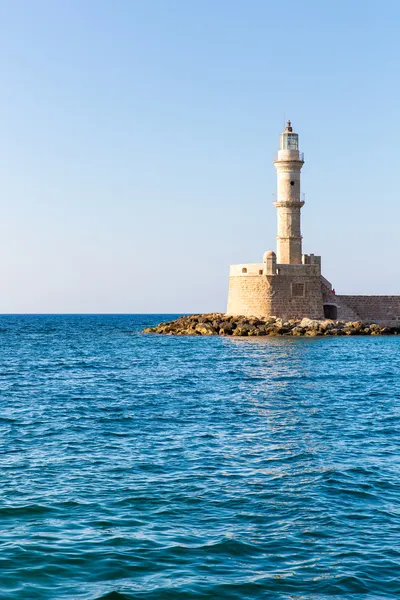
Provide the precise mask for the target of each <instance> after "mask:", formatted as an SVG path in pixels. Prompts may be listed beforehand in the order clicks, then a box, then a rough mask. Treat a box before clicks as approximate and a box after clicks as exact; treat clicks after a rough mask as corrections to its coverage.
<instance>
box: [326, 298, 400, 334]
mask: <svg viewBox="0 0 400 600" xmlns="http://www.w3.org/2000/svg"><path fill="white" fill-rule="evenodd" d="M337 298H338V299H339V301H340V302H342V303H344V304H345V305H346V306H348V307H349V308H350V309H352V310H354V311H355V312H356V313H357V315H358V316H359V319H361V321H371V322H374V323H381V324H382V325H387V326H398V325H399V324H400V295H399V296H337ZM338 318H339V317H338Z"/></svg>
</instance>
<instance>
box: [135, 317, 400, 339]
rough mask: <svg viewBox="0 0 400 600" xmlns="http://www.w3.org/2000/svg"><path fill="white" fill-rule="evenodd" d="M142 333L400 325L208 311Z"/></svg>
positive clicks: (298, 331) (314, 331)
mask: <svg viewBox="0 0 400 600" xmlns="http://www.w3.org/2000/svg"><path fill="white" fill-rule="evenodd" d="M143 333H158V334H164V335H218V334H219V335H233V336H237V337H239V336H240V337H242V336H243V337H247V336H249V337H256V336H264V335H267V336H288V335H291V336H302V335H307V336H310V337H315V336H322V335H325V336H326V335H332V336H341V335H388V334H392V335H398V334H400V328H399V327H393V328H388V327H384V326H383V325H379V324H377V323H371V324H368V325H367V324H365V323H363V322H362V321H348V322H344V321H332V320H330V319H321V320H318V319H309V318H304V319H301V320H300V319H294V318H293V319H288V320H283V319H281V318H277V317H266V318H264V319H262V318H256V317H244V316H236V317H235V316H232V315H223V314H220V313H208V314H204V315H188V316H182V317H179V318H178V319H175V320H174V321H169V322H162V323H160V324H159V325H157V327H146V329H144V331H143Z"/></svg>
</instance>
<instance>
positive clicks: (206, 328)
mask: <svg viewBox="0 0 400 600" xmlns="http://www.w3.org/2000/svg"><path fill="white" fill-rule="evenodd" d="M195 331H197V332H198V333H200V334H201V335H216V333H217V332H216V331H215V329H214V327H213V326H212V325H211V323H205V322H203V321H202V322H201V323H198V324H197V325H196V330H195Z"/></svg>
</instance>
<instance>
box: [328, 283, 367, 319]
mask: <svg viewBox="0 0 400 600" xmlns="http://www.w3.org/2000/svg"><path fill="white" fill-rule="evenodd" d="M321 280H322V299H323V302H324V304H331V305H333V306H336V308H337V316H336V318H337V320H338V321H360V320H362V319H361V317H360V315H359V314H358V313H357V311H356V310H355V309H354V308H352V307H351V306H349V305H348V304H346V302H345V300H344V298H345V296H337V295H336V294H333V292H332V291H331V287H332V286H331V287H328V286H327V285H326V284H325V282H327V283H329V282H328V281H327V280H326V279H325V278H323V277H321ZM329 285H331V284H330V283H329Z"/></svg>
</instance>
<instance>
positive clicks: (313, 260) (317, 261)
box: [301, 254, 321, 269]
mask: <svg viewBox="0 0 400 600" xmlns="http://www.w3.org/2000/svg"><path fill="white" fill-rule="evenodd" d="M301 262H302V263H303V265H318V266H319V268H320V269H321V257H320V256H315V254H303V256H302V257H301Z"/></svg>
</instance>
